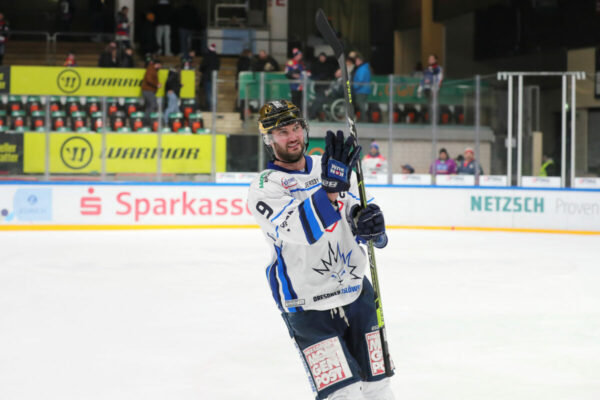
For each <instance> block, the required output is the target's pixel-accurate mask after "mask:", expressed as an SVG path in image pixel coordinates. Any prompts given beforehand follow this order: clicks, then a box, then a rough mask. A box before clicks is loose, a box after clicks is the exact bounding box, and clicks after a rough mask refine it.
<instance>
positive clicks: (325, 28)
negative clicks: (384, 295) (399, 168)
mask: <svg viewBox="0 0 600 400" xmlns="http://www.w3.org/2000/svg"><path fill="white" fill-rule="evenodd" d="M315 23H316V24H317V29H318V30H319V32H321V35H323V38H324V39H325V41H326V42H327V44H329V45H330V46H331V47H332V48H333V52H334V54H335V58H336V59H337V61H338V64H339V66H340V69H341V70H342V79H343V80H344V82H345V83H346V90H344V98H345V99H346V120H347V122H348V129H350V134H351V135H352V137H353V138H354V141H355V143H356V145H358V134H357V133H356V123H355V122H354V104H352V93H351V91H350V81H349V79H348V70H347V69H346V58H345V57H344V46H343V45H342V42H340V40H339V39H338V37H337V35H336V34H335V31H334V30H333V28H332V27H331V25H329V21H327V17H326V16H325V13H324V12H323V10H322V9H319V10H318V11H317V16H316V17H315ZM356 179H357V181H358V190H359V193H360V204H361V207H362V208H366V207H367V194H366V192H365V179H364V175H363V170H362V166H361V163H360V160H359V161H358V163H357V164H356ZM367 250H368V254H369V267H370V269H371V281H372V282H371V283H372V284H373V290H374V291H375V309H376V310H377V324H378V326H379V336H380V337H381V351H382V353H383V363H384V366H385V374H386V375H387V376H391V375H392V365H391V362H390V352H389V349H388V344H387V337H386V333H385V322H384V319H383V306H382V305H381V291H380V290H379V278H377V263H376V262H375V250H374V249H373V242H372V241H371V240H369V241H368V242H367Z"/></svg>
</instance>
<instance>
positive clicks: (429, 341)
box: [0, 229, 600, 400]
mask: <svg viewBox="0 0 600 400" xmlns="http://www.w3.org/2000/svg"><path fill="white" fill-rule="evenodd" d="M389 235H390V245H389V246H388V248H386V249H384V250H382V251H378V252H377V261H378V267H379V274H380V280H381V289H382V295H383V297H382V299H383V306H384V311H385V317H386V323H387V329H388V336H389V344H390V349H391V352H392V355H393V358H394V361H395V364H396V366H397V370H396V376H395V377H394V378H393V381H392V386H393V389H394V391H395V394H396V398H397V399H398V400H413V399H414V400H417V399H418V400H426V399H432V400H433V399H435V400H439V399H444V400H453V399H457V400H458V399H460V400H470V399H473V400H481V399H485V400H497V399H506V400H520V399H523V400H532V399H544V400H558V399H565V400H584V399H589V400H597V399H600V264H599V263H598V256H599V255H600V250H599V245H600V238H599V237H594V236H587V237H586V236H569V235H549V234H515V233H488V232H486V233H479V232H428V231H391V232H389ZM266 257H267V245H266V243H265V242H264V241H263V239H262V235H261V234H260V232H259V231H258V230H253V229H251V230H216V231H209V230H180V231H178V230H169V231H103V232H0V399H1V400H25V399H27V400H50V399H60V400H95V399H106V400H109V399H110V400H121V399H123V400H137V399H140V400H154V399H156V400H165V399H169V400H190V399H226V400H237V399H244V400H252V399H257V400H258V399H260V400H265V399H266V400H271V399H273V400H278V399H286V400H294V399H312V398H314V397H313V395H312V393H311V391H310V388H309V386H308V383H307V378H306V377H305V375H304V370H303V367H302V366H301V363H300V361H299V358H298V355H297V353H296V350H295V349H294V347H293V345H292V343H291V342H290V339H289V336H288V334H287V330H286V328H285V326H284V324H283V321H282V320H281V318H280V316H279V314H278V311H277V309H276V307H275V305H274V302H273V300H272V298H271V294H270V290H269V288H268V286H267V282H266V279H265V273H264V266H265V265H266V261H267V259H266Z"/></svg>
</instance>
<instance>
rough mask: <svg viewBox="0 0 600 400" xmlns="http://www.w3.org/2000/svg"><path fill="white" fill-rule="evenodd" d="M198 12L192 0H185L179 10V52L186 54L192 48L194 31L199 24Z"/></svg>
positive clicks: (182, 54)
mask: <svg viewBox="0 0 600 400" xmlns="http://www.w3.org/2000/svg"><path fill="white" fill-rule="evenodd" d="M199 20H200V19H199V18H198V12H197V11H196V7H194V6H193V5H192V4H191V0H185V3H184V4H183V6H181V7H180V8H179V9H178V10H177V22H178V25H179V50H180V51H179V52H180V53H181V56H182V57H183V56H185V55H186V54H188V53H189V51H190V49H191V48H192V47H191V45H192V33H193V32H194V31H195V30H200V29H198V26H199Z"/></svg>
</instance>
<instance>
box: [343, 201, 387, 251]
mask: <svg viewBox="0 0 600 400" xmlns="http://www.w3.org/2000/svg"><path fill="white" fill-rule="evenodd" d="M350 215H351V217H352V218H351V220H350V227H351V228H352V233H353V234H354V235H355V236H356V237H357V238H358V239H359V240H360V241H361V242H363V243H366V242H367V241H369V240H372V241H373V246H375V247H377V248H380V249H381V248H383V247H385V246H386V245H387V242H388V238H387V235H386V234H385V221H384V220H383V213H382V212H381V209H380V208H379V206H378V205H377V204H368V205H367V208H365V209H361V207H360V206H359V205H354V206H353V207H352V209H350Z"/></svg>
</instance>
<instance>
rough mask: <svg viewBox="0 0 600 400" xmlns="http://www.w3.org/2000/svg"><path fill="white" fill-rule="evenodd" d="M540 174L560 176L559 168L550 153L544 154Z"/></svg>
mask: <svg viewBox="0 0 600 400" xmlns="http://www.w3.org/2000/svg"><path fill="white" fill-rule="evenodd" d="M540 176H559V174H558V168H557V166H556V164H555V163H554V160H553V159H552V157H550V156H549V155H548V154H544V155H543V156H542V166H541V167H540Z"/></svg>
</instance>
